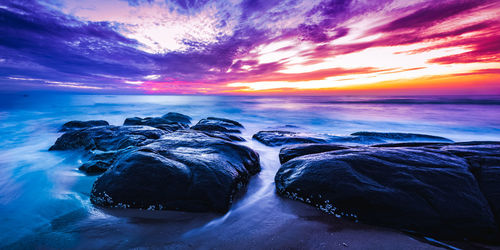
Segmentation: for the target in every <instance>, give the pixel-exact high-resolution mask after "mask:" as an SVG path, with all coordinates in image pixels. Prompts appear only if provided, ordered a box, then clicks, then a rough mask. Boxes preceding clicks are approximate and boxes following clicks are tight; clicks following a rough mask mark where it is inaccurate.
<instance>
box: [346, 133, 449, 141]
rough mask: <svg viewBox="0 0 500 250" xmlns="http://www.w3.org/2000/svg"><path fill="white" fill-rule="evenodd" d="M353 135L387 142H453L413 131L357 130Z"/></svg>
mask: <svg viewBox="0 0 500 250" xmlns="http://www.w3.org/2000/svg"><path fill="white" fill-rule="evenodd" d="M351 135H352V136H358V137H370V138H377V139H380V140H384V141H386V142H402V141H413V142H453V141H452V140H450V139H447V138H444V137H440V136H434V135H425V134H411V133H380V132H356V133H352V134H351Z"/></svg>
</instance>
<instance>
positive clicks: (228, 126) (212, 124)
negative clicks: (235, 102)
mask: <svg viewBox="0 0 500 250" xmlns="http://www.w3.org/2000/svg"><path fill="white" fill-rule="evenodd" d="M242 128H243V125H241V124H240V123H239V122H237V121H233V120H229V119H225V118H217V117H208V118H205V119H201V120H200V121H199V122H198V123H197V124H196V125H194V126H192V127H191V129H193V130H200V131H207V132H214V131H217V132H223V133H241V129H242Z"/></svg>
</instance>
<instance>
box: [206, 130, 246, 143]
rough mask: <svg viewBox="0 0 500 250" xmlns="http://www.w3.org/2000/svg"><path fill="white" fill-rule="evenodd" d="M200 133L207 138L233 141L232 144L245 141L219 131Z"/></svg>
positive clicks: (239, 137)
mask: <svg viewBox="0 0 500 250" xmlns="http://www.w3.org/2000/svg"><path fill="white" fill-rule="evenodd" d="M201 132H202V133H204V134H206V135H208V136H211V137H215V138H219V139H222V140H226V141H234V142H242V141H245V139H244V138H243V137H241V136H238V135H235V134H231V133H223V132H219V131H201Z"/></svg>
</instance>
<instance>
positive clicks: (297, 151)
mask: <svg viewBox="0 0 500 250" xmlns="http://www.w3.org/2000/svg"><path fill="white" fill-rule="evenodd" d="M348 148H350V147H349V146H344V145H339V144H318V143H313V144H295V145H289V146H286V147H283V148H282V149H281V150H280V154H279V158H280V163H281V164H284V163H286V162H287V161H289V160H291V159H293V158H296V157H299V156H303V155H310V154H317V153H323V152H328V151H335V150H342V149H348Z"/></svg>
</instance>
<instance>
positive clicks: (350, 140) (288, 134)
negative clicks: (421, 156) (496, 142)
mask: <svg viewBox="0 0 500 250" xmlns="http://www.w3.org/2000/svg"><path fill="white" fill-rule="evenodd" d="M253 138H254V139H256V140H258V141H260V142H261V143H263V144H265V145H267V146H283V145H287V144H301V143H342V144H349V145H373V144H381V143H389V142H443V143H446V142H452V141H451V140H449V139H446V138H443V137H439V136H433V135H423V134H407V133H378V132H356V133H353V134H351V135H350V136H335V135H330V134H311V133H303V132H295V131H281V130H273V131H260V132H258V133H257V134H255V135H254V136H253Z"/></svg>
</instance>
